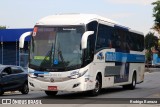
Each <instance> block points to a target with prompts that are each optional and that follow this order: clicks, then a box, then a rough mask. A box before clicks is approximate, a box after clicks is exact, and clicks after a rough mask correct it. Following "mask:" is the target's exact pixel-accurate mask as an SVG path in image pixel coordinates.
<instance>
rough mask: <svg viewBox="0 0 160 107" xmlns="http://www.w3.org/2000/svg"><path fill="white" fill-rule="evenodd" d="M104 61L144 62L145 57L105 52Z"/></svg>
mask: <svg viewBox="0 0 160 107" xmlns="http://www.w3.org/2000/svg"><path fill="white" fill-rule="evenodd" d="M105 58H106V59H105V60H106V61H115V62H135V63H138V62H140V63H142V62H145V55H138V54H129V53H122V52H106V57H105Z"/></svg>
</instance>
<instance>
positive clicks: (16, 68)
mask: <svg viewBox="0 0 160 107" xmlns="http://www.w3.org/2000/svg"><path fill="white" fill-rule="evenodd" d="M12 72H13V74H17V73H22V72H23V70H22V69H21V68H20V67H12Z"/></svg>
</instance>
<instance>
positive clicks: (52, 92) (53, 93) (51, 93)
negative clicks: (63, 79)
mask: <svg viewBox="0 0 160 107" xmlns="http://www.w3.org/2000/svg"><path fill="white" fill-rule="evenodd" d="M45 93H46V94H47V95H48V96H56V95H57V93H58V91H45Z"/></svg>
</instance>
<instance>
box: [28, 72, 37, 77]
mask: <svg viewBox="0 0 160 107" xmlns="http://www.w3.org/2000/svg"><path fill="white" fill-rule="evenodd" d="M28 76H29V77H31V78H37V76H35V75H34V73H28Z"/></svg>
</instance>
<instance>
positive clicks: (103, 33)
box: [96, 24, 113, 50]
mask: <svg viewBox="0 0 160 107" xmlns="http://www.w3.org/2000/svg"><path fill="white" fill-rule="evenodd" d="M112 31H113V28H112V27H109V26H106V25H102V24H99V27H98V35H97V43H96V50H99V49H103V48H111V47H112V41H113V38H112V35H113V32H112Z"/></svg>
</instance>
